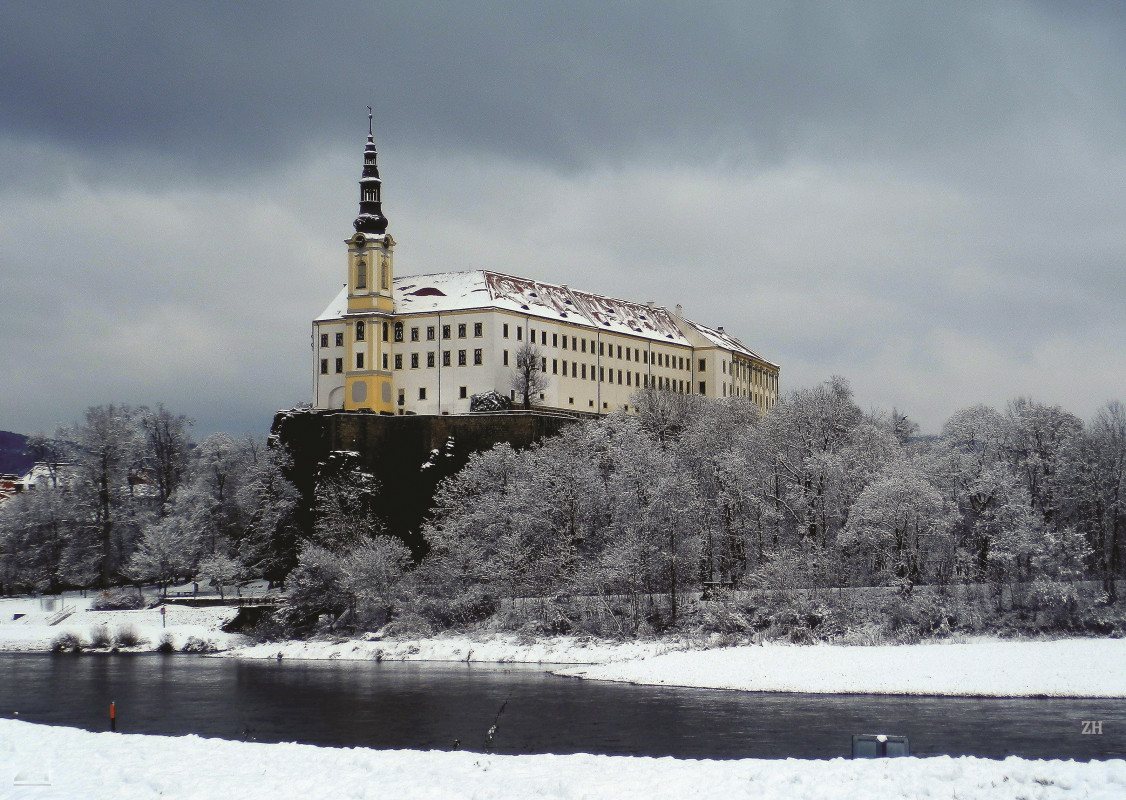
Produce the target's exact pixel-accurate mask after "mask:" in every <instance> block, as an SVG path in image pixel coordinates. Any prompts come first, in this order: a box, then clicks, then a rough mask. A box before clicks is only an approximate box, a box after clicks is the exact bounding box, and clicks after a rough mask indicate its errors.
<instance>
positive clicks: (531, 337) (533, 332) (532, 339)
mask: <svg viewBox="0 0 1126 800" xmlns="http://www.w3.org/2000/svg"><path fill="white" fill-rule="evenodd" d="M528 341H529V342H531V343H532V344H535V343H536V329H535V328H528Z"/></svg>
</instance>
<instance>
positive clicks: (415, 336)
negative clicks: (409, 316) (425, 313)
mask: <svg viewBox="0 0 1126 800" xmlns="http://www.w3.org/2000/svg"><path fill="white" fill-rule="evenodd" d="M411 341H412V342H417V341H418V328H411Z"/></svg>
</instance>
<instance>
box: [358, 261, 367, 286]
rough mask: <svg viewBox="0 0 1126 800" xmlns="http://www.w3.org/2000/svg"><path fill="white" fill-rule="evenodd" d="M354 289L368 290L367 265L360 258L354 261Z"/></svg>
mask: <svg viewBox="0 0 1126 800" xmlns="http://www.w3.org/2000/svg"><path fill="white" fill-rule="evenodd" d="M356 288H357V289H366V288H368V265H367V262H366V261H364V260H363V259H362V258H358V259H356Z"/></svg>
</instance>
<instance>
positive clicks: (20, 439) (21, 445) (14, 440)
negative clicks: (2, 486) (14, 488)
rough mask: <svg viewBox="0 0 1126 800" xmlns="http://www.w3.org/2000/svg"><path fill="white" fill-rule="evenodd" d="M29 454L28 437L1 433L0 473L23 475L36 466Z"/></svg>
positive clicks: (5, 432)
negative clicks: (33, 465) (32, 466)
mask: <svg viewBox="0 0 1126 800" xmlns="http://www.w3.org/2000/svg"><path fill="white" fill-rule="evenodd" d="M34 463H35V462H34V460H32V458H31V456H29V455H28V454H27V437H26V436H24V435H23V434H20V433H10V432H9V431H0V473H15V474H16V475H22V474H23V473H25V472H27V471H28V470H29V469H31V465H32V464H34Z"/></svg>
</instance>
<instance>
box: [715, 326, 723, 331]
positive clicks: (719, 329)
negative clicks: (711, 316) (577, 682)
mask: <svg viewBox="0 0 1126 800" xmlns="http://www.w3.org/2000/svg"><path fill="white" fill-rule="evenodd" d="M716 330H717V331H719V332H720V333H723V326H722V325H720V326H719V327H718V328H716Z"/></svg>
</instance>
